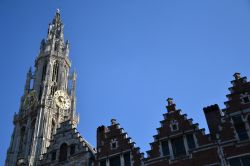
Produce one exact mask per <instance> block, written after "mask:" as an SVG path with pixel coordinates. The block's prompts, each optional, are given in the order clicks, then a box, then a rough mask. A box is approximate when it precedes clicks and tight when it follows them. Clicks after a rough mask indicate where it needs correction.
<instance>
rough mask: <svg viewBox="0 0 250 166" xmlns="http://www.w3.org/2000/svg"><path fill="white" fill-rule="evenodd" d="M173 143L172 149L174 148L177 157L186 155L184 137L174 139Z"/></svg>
mask: <svg viewBox="0 0 250 166" xmlns="http://www.w3.org/2000/svg"><path fill="white" fill-rule="evenodd" d="M171 142H172V148H173V153H174V156H175V157H180V156H184V155H186V150H185V146H184V142H183V137H179V138H175V139H172V140H171Z"/></svg>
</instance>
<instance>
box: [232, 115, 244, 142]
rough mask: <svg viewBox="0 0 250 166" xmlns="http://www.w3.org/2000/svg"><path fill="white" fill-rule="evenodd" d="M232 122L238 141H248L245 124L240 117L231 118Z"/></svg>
mask: <svg viewBox="0 0 250 166" xmlns="http://www.w3.org/2000/svg"><path fill="white" fill-rule="evenodd" d="M232 118H233V122H234V127H235V130H236V132H237V134H238V136H239V139H240V140H246V139H248V135H247V131H246V128H245V123H244V122H243V121H242V118H241V116H240V115H237V116H233V117H232Z"/></svg>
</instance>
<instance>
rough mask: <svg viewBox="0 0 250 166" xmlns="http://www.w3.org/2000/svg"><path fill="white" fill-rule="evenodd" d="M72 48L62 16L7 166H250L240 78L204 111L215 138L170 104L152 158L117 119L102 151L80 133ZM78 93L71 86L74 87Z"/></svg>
mask: <svg viewBox="0 0 250 166" xmlns="http://www.w3.org/2000/svg"><path fill="white" fill-rule="evenodd" d="M68 55H69V42H68V41H66V42H65V41H64V34H63V23H62V21H61V15H60V12H59V10H58V11H57V12H56V14H55V17H54V19H53V21H52V23H51V24H49V28H48V35H47V38H46V39H44V40H42V42H41V47H40V52H39V55H38V57H37V58H36V60H35V72H32V70H31V69H30V70H29V71H28V73H27V79H26V84H25V88H24V95H23V96H22V97H21V102H20V103H21V104H20V109H19V112H18V113H16V114H15V115H14V119H13V124H14V131H13V134H12V138H11V141H10V146H9V149H8V151H7V158H6V161H5V165H6V166H16V165H19V166H21V165H22V166H26V165H27V166H36V165H37V166H59V165H67V166H77V165H85V166H144V165H145V166H168V165H172V166H179V165H183V166H228V165H230V166H249V165H250V82H247V78H246V77H241V76H240V74H239V73H235V74H234V80H233V81H231V83H232V87H230V88H229V91H230V94H228V95H227V98H228V101H226V102H225V105H226V108H224V109H220V108H219V106H218V105H217V104H215V105H211V106H208V107H205V108H203V111H204V114H205V117H206V120H207V124H208V128H209V134H206V133H205V130H204V129H200V128H199V124H197V123H194V122H193V119H191V118H188V117H187V115H186V114H182V112H181V110H180V109H177V108H176V104H175V103H174V101H173V99H172V98H169V99H168V100H167V102H168V104H167V106H166V109H167V112H166V113H164V114H163V120H162V121H160V124H161V126H160V127H159V128H157V134H156V135H154V136H153V138H154V141H153V142H152V143H150V146H151V149H150V150H149V151H147V156H144V154H143V153H141V152H140V148H139V147H136V146H135V143H134V142H132V141H131V138H130V137H128V135H127V133H126V132H125V131H124V129H123V128H121V127H120V124H119V123H117V122H116V120H115V119H112V120H111V125H110V126H107V127H106V126H100V127H98V128H97V145H96V146H97V148H96V150H95V148H93V147H92V146H91V145H90V144H89V143H88V142H87V141H86V140H85V139H84V138H83V137H82V136H81V135H80V134H79V133H78V132H77V129H76V128H77V124H78V122H79V117H78V115H77V113H76V94H75V93H76V72H75V71H74V72H73V73H72V74H70V72H69V71H70V67H71V63H70V60H69V57H68ZM69 85H71V86H69Z"/></svg>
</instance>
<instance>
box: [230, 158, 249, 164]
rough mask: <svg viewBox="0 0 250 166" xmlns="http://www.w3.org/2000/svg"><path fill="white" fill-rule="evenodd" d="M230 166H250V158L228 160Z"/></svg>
mask: <svg viewBox="0 0 250 166" xmlns="http://www.w3.org/2000/svg"><path fill="white" fill-rule="evenodd" d="M228 162H229V164H230V166H249V165H250V156H243V157H237V158H233V159H229V160H228Z"/></svg>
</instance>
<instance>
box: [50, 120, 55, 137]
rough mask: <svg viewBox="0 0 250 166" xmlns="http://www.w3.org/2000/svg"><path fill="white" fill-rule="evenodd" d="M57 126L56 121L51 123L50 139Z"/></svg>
mask: <svg viewBox="0 0 250 166" xmlns="http://www.w3.org/2000/svg"><path fill="white" fill-rule="evenodd" d="M55 126H56V125H55V122H54V120H52V122H51V131H50V139H52V137H53V134H54V130H55Z"/></svg>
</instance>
